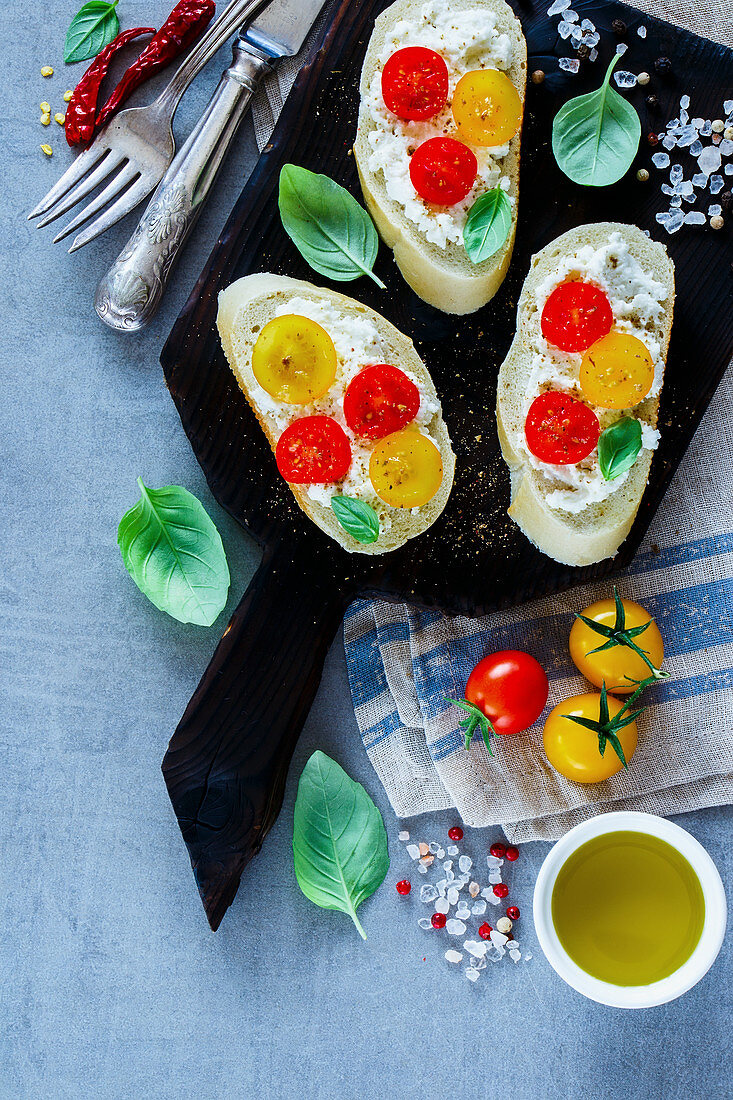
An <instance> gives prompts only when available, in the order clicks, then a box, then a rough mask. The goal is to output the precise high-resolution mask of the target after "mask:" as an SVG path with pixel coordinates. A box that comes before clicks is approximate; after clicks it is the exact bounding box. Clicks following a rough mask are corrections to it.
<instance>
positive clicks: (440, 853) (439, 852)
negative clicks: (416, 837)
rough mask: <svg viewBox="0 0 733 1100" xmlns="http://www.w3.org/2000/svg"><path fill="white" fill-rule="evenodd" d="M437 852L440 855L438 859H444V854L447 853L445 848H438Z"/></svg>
mask: <svg viewBox="0 0 733 1100" xmlns="http://www.w3.org/2000/svg"><path fill="white" fill-rule="evenodd" d="M435 854H436V856H437V857H438V859H442V858H443V856H444V855H445V850H444V849H443V848H438V850H437V852H436V853H435Z"/></svg>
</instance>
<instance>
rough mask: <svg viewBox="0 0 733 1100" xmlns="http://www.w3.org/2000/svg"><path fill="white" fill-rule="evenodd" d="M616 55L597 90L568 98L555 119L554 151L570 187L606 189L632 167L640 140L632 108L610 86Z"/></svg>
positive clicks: (617, 56)
mask: <svg viewBox="0 0 733 1100" xmlns="http://www.w3.org/2000/svg"><path fill="white" fill-rule="evenodd" d="M618 59H619V55H618V54H614V56H613V58H612V59H611V64H610V65H609V66H608V70H607V72H606V76H605V79H604V81H603V83H602V84H601V86H600V88H598V90H597V91H595V92H589V93H588V94H587V95H580V96H577V97H576V98H575V99H570V100H568V102H567V103H566V104H564V106H562V107H561V108H560V110H559V111H558V112H557V114H556V115H555V121H554V122H553V124H552V151H553V153H554V154H555V160H556V161H557V163H558V167H559V168H560V169H561V170H562V171H563V172H564V173H565V175H566V176H567V177H568V178H569V179H571V180H572V181H573V183H581V184H584V185H585V186H586V187H607V186H608V185H609V184H611V183H616V181H617V180H620V179H621V177H622V176H623V174H624V173H625V172H626V171H627V170H628V169H629V168H630V167H631V162H632V161H633V159H634V157H635V156H636V151H637V149H638V148H639V138H640V137H641V123H640V121H639V116H638V115H637V113H636V111H635V110H634V108H633V107H632V106H631V104H630V103H628V102H627V100H625V99H624V97H623V96H622V95H619V93H618V92H617V91H616V90H615V88H612V87H611V85H610V80H611V73H612V72H613V67H614V65H615V64H616V62H617V61H618Z"/></svg>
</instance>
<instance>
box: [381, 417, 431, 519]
mask: <svg viewBox="0 0 733 1100" xmlns="http://www.w3.org/2000/svg"><path fill="white" fill-rule="evenodd" d="M369 477H370V478H371V482H372V485H373V486H374V491H375V492H376V494H377V496H378V497H379V498H380V499H381V500H383V501H384V502H385V504H389V505H390V506H391V507H392V508H419V507H420V505H422V504H427V502H428V501H429V500H432V499H433V497H434V496H435V494H436V493H437V491H438V489H439V488H440V485H441V482H442V480H443V461H442V459H441V457H440V451H439V450H438V448H437V447H436V446H435V444H434V443H433V441H432V440H431V439H428V437H427V436H425V435H422V434H421V433H420V432H419V431H415V430H414V429H411V428H405V429H403V430H402V431H401V432H393V434H392V435H388V436H385V438H384V439H380V441H379V443H377V445H376V447H375V448H374V450H373V451H372V453H371V457H370V459H369Z"/></svg>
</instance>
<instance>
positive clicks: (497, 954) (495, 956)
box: [485, 944, 506, 963]
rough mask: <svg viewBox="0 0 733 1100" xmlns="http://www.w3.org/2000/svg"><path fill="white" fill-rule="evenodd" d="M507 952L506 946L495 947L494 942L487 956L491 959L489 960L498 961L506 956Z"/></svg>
mask: <svg viewBox="0 0 733 1100" xmlns="http://www.w3.org/2000/svg"><path fill="white" fill-rule="evenodd" d="M505 954H506V949H505V948H504V947H495V946H494V945H493V944H492V945H491V947H490V948H489V950H488V951H487V952H486V956H485V957H486V958H487V959H488V960H489V962H492V963H498V962H499V961H500V959H503V958H504V956H505Z"/></svg>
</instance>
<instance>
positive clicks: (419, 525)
mask: <svg viewBox="0 0 733 1100" xmlns="http://www.w3.org/2000/svg"><path fill="white" fill-rule="evenodd" d="M294 299H300V300H301V302H302V300H303V299H305V300H306V302H307V303H308V304H309V306H308V308H309V309H310V311H311V312H314V311H315V312H318V308H319V305H320V307H322V308H324V309H326V310H329V311H336V315H338V316H339V317H340V318H346V319H353V320H354V321H355V322H356V323H357V324H358V323H359V322H361V323H363V322H364V321H365V320H368V321H369V322H370V323H371V324H372V325H373V327H374V328H375V329H376V331H377V333H378V338H379V345H380V351H381V353H382V354H381V361H382V362H389V363H392V364H393V365H394V366H396V367H399V368H400V369H401V370H403V371H405V372H406V373H407V374H408V375H409V376H411V377H412V378H413V380H414V381H415V382H416V384H417V385H418V387H419V389H420V391H421V412H420V413H419V414H418V422H417V423H418V427H419V429H420V431H421V432H423V434H426V435H428V436H429V437H430V438H431V439H432V441H433V443H434V444H435V445H436V447H437V448H438V450H439V451H440V455H441V459H442V463H443V480H442V483H441V485H440V488H439V490H438V492H437V493H436V495H435V496H434V497H433V498H432V500H430V501H428V503H427V504H425V505H423V506H422V507H420V508H414V509H409V508H392V507H390V506H389V505H387V504H385V503H384V502H383V501H382V500H380V499H379V498H378V497H377V496H376V494H375V493H374V491H373V489H372V487H371V483H370V482H369V481H368V475H366V474H365V475H364V476H365V478H366V480H365V482H364V484H363V486H361V490H360V491H359V492H358V493H355V492H351V493H349V487H348V486H346V487H343V486H339V485H337V486H335V487H334V488H335V492H337V493H341V492H344V493H347V494H349V495H355V496H358V497H359V499H364V500H366V501H367V503H369V504H371V505H372V507H373V508H374V509H375V510H376V512H377V514H378V515H379V520H380V533H379V538H378V539H377V541H376V542H374V543H368V544H365V543H361V542H358V541H357V540H356V539H355V538H353V537H352V536H351V535H350V534H349V533H348V532H347V531H345V530H344V529H343V527H341V525H340V524H339V522H338V520H337V519H336V516H335V514H334V512H333V509H332V508H331V506H330V499H329V497H328V492H327V491H326V492H325V493H324V488H323V487H318V490H319V491H318V492H316V493H315V497H317V498H318V499H314V494H313V493H310V492H309V490H310V488H311V487H310V486H308V485H293V484H290V489H291V490H292V492H293V496H294V497H295V499H296V500H297V502H298V504H299V505H300V507H301V508H302V509H303V511H304V512H305V514H306V515H307V516H308V517H309V518H310V519H312V520H313V522H314V523H315V524H317V525H318V527H320V528H321V530H322V531H324V532H325V533H326V534H327V535H329V536H330V537H331V538H332V539H335V540H336V542H338V543H339V544H340V545H341V546H343V548H344V550H348V551H349V552H351V553H359V554H384V553H387V551H389V550H395V549H396V548H397V547H398V546H402V545H403V544H404V543H405V542H407V540H408V539H411V538H414V537H415V536H416V535H420V534H422V532H423V531H425V530H426V529H427V528H428V527H430V525H431V524H432V523H434V522H435V520H436V519H437V518H438V516H439V515H440V513H441V512H442V511H443V508H444V507H445V504H446V501H447V500H448V496H449V494H450V490H451V486H452V485H453V473H454V469H455V455H454V454H453V450H452V448H451V442H450V438H449V436H448V429H447V427H446V425H445V422H444V420H443V417H442V412H441V408H440V401H439V400H438V395H437V394H436V392H435V386H434V385H433V381H432V379H431V377H430V374H429V372H428V370H427V368H426V366H425V364H424V363H423V362H422V360H421V359H420V357H419V355H418V354H417V352H416V351H415V348H414V346H413V344H412V341H411V340H408V338H407V337H406V336H404V335H403V334H402V333H401V332H400V331H399V330H398V329H396V328H395V327H394V325H392V324H390V322H389V321H387V320H385V319H384V317H381V316H380V315H379V314H378V313H375V312H374V310H372V309H369V308H368V307H367V306H364V305H361V304H360V303H359V302H355V301H354V300H353V299H352V298H347V297H346V295H344V294H339V293H337V292H336V291H333V290H325V289H323V288H321V287H316V286H313V285H312V284H311V283H307V282H303V281H300V280H298V279H289V278H286V277H285V276H283V275H270V274H259V275H248V276H247V277H246V278H244V279H239V280H237V282H235V283H232V284H231V286H228V287H227V288H226V290H224V291H222V292H221V294H220V295H219V312H218V315H217V325H218V328H219V334H220V336H221V342H222V346H223V348H224V352H225V354H226V357H227V359H228V361H229V365H230V366H231V368H232V370H233V372H234V374H235V376H236V378H237V381H238V382H239V385H240V387H241V389H242V392H243V393H244V395H245V397H246V398H247V400H248V402H249V403H250V405H251V406H252V409H253V410H254V413H255V415H256V416H257V419H258V420H259V422H260V425H261V427H262V430H263V431H264V433H265V435H266V436H267V439H268V441H269V443H270V446H271V447H272V449H273V451H274V450H275V447H276V445H277V441H278V439H279V437H280V435H281V433H282V431H283V429H284V426H285V423H286V422H290V421H292V420H295V419H297V418H298V417H300V416H307V415H312V414H314V413H318V412H328V414H329V415H334V416H335V417H336V418H337V419H338V420H339V422H340V423H341V425H342V427H346V426H345V421H344V419H343V378H342V367H343V364H342V361H341V360H339V367H338V369H337V374H336V379H335V381H334V384H333V386H332V387H331V389H330V390H329V391H328V394H326V395H325V398H324V399H322V401H321V402H316V403H315V404H314V406H313V407H311V406H309V407H307V408H304V407H303V406H298V405H285V404H283V403H282V402H274V401H273V399H272V398H271V397H269V395H268V394H266V393H265V391H264V390H263V389H262V388H261V386H260V385H259V384H258V382H257V380H256V379H255V376H254V374H253V372H252V349H253V347H254V345H255V343H256V341H257V337H258V334H259V332H260V330H261V329H262V328H263V327H264V326H265V325H266V324H267V323H268V322H269V321H271V320H272V319H273V317H274V316H275V315H276V313H277V312H278V310H279V309H281V307H283V306H287V304H288V302H290V301H292V300H294ZM296 307H297V302H296ZM284 312H288V310H287V309H285V310H284ZM293 312H295V313H297V312H298V309H297V308H294V309H293ZM313 319H314V320H318V318H317V317H314V318H313ZM319 323H321V324H322V325H323V327H324V328H326V330H327V331H328V322H327V321H326V320H319ZM334 342H336V341H334ZM337 351H338V345H337ZM370 361H371V362H374V359H373V358H371V359H370V358H369V357H368V356H367V357H366V358H365V360H364V363H363V365H364V366H366V365H367V363H368V362H370ZM324 402H325V404H324ZM423 410H426V411H423ZM346 430H347V434H349V436H350V442H351V445H352V451H353V453H354V456H355V460H356V457H357V455H358V454H361V455H362V457H363V458H365V459H366V461H367V462H368V451H369V450H370V448H371V447H373V444H371V443H369V442H368V441H364V440H356V439H355V438H354V437H353V435H351V433H349V432H348V429H346ZM353 465H354V463H352V466H353Z"/></svg>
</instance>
